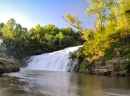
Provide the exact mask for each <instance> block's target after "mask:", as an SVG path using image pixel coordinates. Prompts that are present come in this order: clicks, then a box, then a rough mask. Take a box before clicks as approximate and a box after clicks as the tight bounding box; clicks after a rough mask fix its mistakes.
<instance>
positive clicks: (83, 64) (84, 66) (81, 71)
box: [79, 61, 87, 73]
mask: <svg viewBox="0 0 130 96" xmlns="http://www.w3.org/2000/svg"><path fill="white" fill-rule="evenodd" d="M86 66H87V62H86V61H83V62H82V63H81V65H80V67H79V73H85V71H86Z"/></svg>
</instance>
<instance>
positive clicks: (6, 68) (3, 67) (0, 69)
mask: <svg viewBox="0 0 130 96" xmlns="http://www.w3.org/2000/svg"><path fill="white" fill-rule="evenodd" d="M18 71H20V67H19V63H18V62H17V61H15V60H12V59H7V58H0V74H2V73H9V72H18Z"/></svg>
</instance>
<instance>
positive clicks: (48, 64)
mask: <svg viewBox="0 0 130 96" xmlns="http://www.w3.org/2000/svg"><path fill="white" fill-rule="evenodd" d="M79 47H82V46H76V47H69V48H66V49H63V50H60V51H55V52H52V53H45V54H41V55H37V56H32V57H30V59H28V65H27V67H26V68H28V69H37V70H52V71H68V70H69V68H70V67H71V64H70V63H71V60H70V59H69V53H70V52H74V51H76V50H78V48H79Z"/></svg>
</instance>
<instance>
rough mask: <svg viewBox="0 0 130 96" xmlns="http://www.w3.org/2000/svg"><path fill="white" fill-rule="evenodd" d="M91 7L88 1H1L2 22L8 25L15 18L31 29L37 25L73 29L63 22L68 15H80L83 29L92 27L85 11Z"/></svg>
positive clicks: (0, 15) (0, 17) (0, 16)
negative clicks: (51, 25)
mask: <svg viewBox="0 0 130 96" xmlns="http://www.w3.org/2000/svg"><path fill="white" fill-rule="evenodd" d="M88 7H89V4H88V3H87V1H86V0H0V13H1V14H0V22H4V23H6V22H7V20H9V19H10V18H14V19H15V20H16V22H17V23H20V24H21V25H22V26H24V27H27V28H31V27H35V26H36V25H37V24H40V25H41V26H45V25H48V24H54V25H56V26H57V27H59V28H64V27H71V26H70V25H69V24H68V23H67V22H65V21H64V20H63V18H62V17H61V15H62V16H63V15H64V14H66V13H72V14H73V15H76V14H78V16H79V19H80V20H81V21H82V22H83V27H86V28H88V27H90V26H91V24H88V22H89V23H90V22H91V19H90V18H88V19H87V18H86V16H85V10H86V9H87V8H88Z"/></svg>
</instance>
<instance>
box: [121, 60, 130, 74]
mask: <svg viewBox="0 0 130 96" xmlns="http://www.w3.org/2000/svg"><path fill="white" fill-rule="evenodd" d="M123 64H124V69H125V71H126V73H130V60H128V61H125V62H124V63H123Z"/></svg>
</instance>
